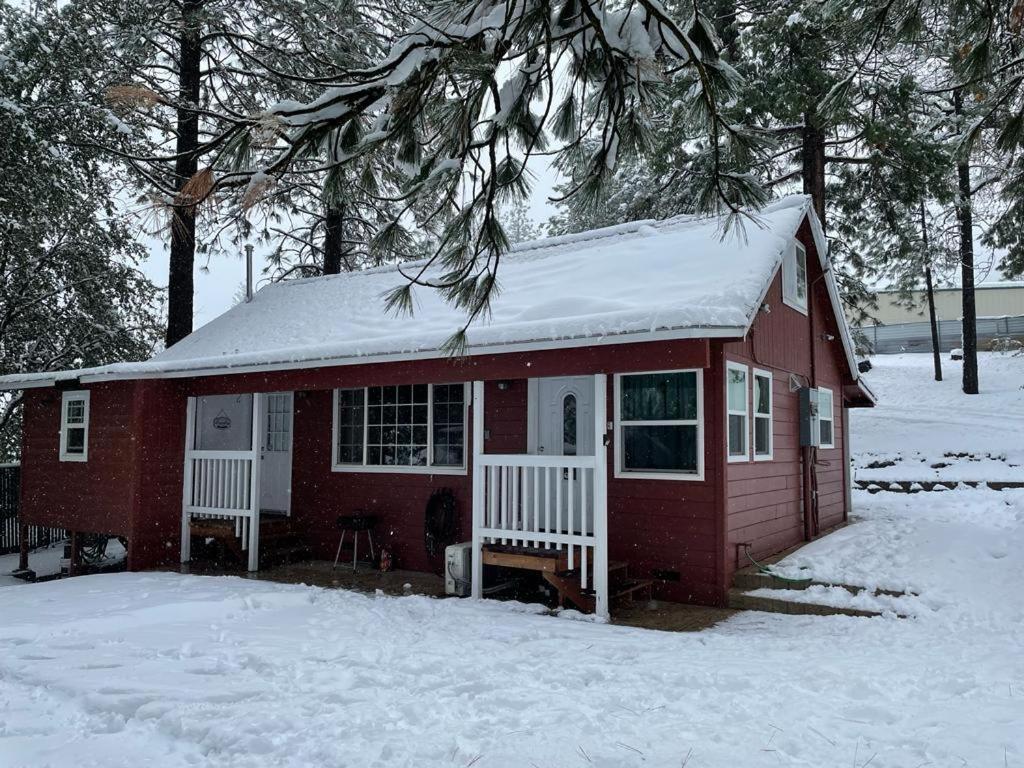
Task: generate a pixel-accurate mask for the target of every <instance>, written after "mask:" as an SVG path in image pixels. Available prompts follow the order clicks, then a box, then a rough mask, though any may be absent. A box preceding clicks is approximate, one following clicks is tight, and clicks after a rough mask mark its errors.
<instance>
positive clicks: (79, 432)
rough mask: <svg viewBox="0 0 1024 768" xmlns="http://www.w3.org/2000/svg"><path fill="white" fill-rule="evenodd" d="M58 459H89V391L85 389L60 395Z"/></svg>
mask: <svg viewBox="0 0 1024 768" xmlns="http://www.w3.org/2000/svg"><path fill="white" fill-rule="evenodd" d="M60 460H61V461H88V460H89V393H88V392H86V391H80V392H64V393H63V394H62V395H61V403H60Z"/></svg>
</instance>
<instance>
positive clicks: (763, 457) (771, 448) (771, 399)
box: [750, 368, 775, 461]
mask: <svg viewBox="0 0 1024 768" xmlns="http://www.w3.org/2000/svg"><path fill="white" fill-rule="evenodd" d="M753 373H754V377H753V378H752V379H751V392H750V395H751V397H750V402H751V407H750V415H751V434H750V449H751V450H752V451H753V453H754V461H772V460H773V459H774V458H775V379H774V377H773V376H772V372H771V371H766V370H765V369H763V368H754V369H753ZM759 378H760V379H768V413H767V414H764V413H758V410H757V380H758V379H759ZM758 419H762V420H764V419H767V420H768V453H758V452H757V420H758Z"/></svg>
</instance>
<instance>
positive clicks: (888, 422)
mask: <svg viewBox="0 0 1024 768" xmlns="http://www.w3.org/2000/svg"><path fill="white" fill-rule="evenodd" d="M871 362H872V364H873V366H874V367H873V368H872V370H871V371H869V372H868V373H866V374H864V379H865V381H866V382H867V383H868V385H869V386H870V387H871V388H872V390H873V391H874V392H875V394H876V395H878V400H879V403H878V405H877V406H876V407H875V408H866V409H857V410H854V411H852V412H851V431H850V435H851V437H850V439H851V446H850V447H851V450H852V453H853V456H854V461H855V464H856V472H855V477H856V478H857V479H858V480H890V481H891V480H914V481H919V480H980V481H985V480H991V481H1007V480H1009V481H1024V355H1016V356H1015V355H1009V354H1007V355H1001V354H997V353H992V352H980V353H979V354H978V368H979V380H980V383H981V387H980V389H981V392H980V394H977V395H971V396H966V395H964V394H963V393H962V392H961V391H960V377H961V374H962V371H963V369H962V365H961V363H960V362H959V361H955V360H950V359H949V356H948V355H944V356H943V361H942V369H943V370H942V372H943V381H941V382H937V381H935V380H934V377H933V370H932V357H931V355H925V354H903V355H875V356H874V357H872V358H871Z"/></svg>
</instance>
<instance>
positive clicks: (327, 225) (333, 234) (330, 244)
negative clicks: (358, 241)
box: [323, 206, 345, 275]
mask: <svg viewBox="0 0 1024 768" xmlns="http://www.w3.org/2000/svg"><path fill="white" fill-rule="evenodd" d="M344 253H345V212H344V209H342V208H341V207H340V206H331V207H330V208H328V209H327V213H326V214H325V216H324V269H323V273H324V274H325V275H337V274H338V273H339V272H341V266H342V256H343V255H344Z"/></svg>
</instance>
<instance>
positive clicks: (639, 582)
mask: <svg viewBox="0 0 1024 768" xmlns="http://www.w3.org/2000/svg"><path fill="white" fill-rule="evenodd" d="M653 588H654V579H629V580H627V581H625V582H623V583H622V584H620V585H619V586H618V587H617V588H616V590H615V592H613V593H612V594H610V595H609V596H608V599H609V600H610V601H611V602H613V603H614V602H616V601H617V600H621V599H623V598H626V597H628V598H629V599H630V600H632V599H633V597H634V595H636V593H637V592H643V591H645V590H646V591H647V598H648V600H649V599H650V598H651V590H652V589H653Z"/></svg>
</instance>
